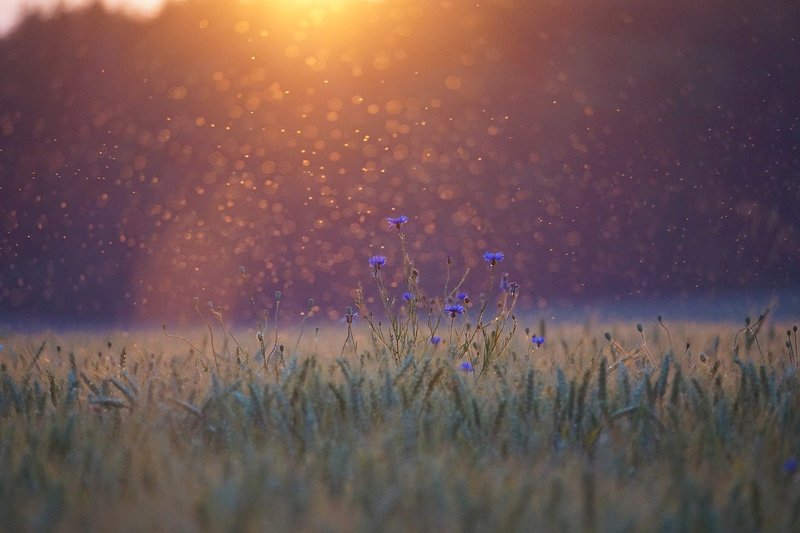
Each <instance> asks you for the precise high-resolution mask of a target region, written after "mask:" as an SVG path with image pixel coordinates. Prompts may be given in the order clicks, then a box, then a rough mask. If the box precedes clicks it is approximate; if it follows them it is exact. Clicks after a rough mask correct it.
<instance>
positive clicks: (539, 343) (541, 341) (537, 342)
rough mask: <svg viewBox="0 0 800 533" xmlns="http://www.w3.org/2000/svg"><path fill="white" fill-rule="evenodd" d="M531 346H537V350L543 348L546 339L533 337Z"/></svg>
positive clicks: (537, 336) (538, 336)
mask: <svg viewBox="0 0 800 533" xmlns="http://www.w3.org/2000/svg"><path fill="white" fill-rule="evenodd" d="M531 344H535V345H536V347H537V348H541V347H542V344H544V337H543V336H541V335H534V336H533V337H531Z"/></svg>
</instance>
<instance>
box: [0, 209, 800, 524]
mask: <svg viewBox="0 0 800 533" xmlns="http://www.w3.org/2000/svg"><path fill="white" fill-rule="evenodd" d="M405 220H406V219H405V217H398V218H392V219H389V222H390V224H391V225H392V226H394V227H396V229H397V230H398V235H399V243H400V252H401V253H400V254H399V257H400V264H399V265H396V266H395V267H394V268H395V269H397V271H398V272H399V273H400V274H401V276H400V279H401V280H403V283H402V284H400V285H398V284H397V283H395V282H393V281H390V280H392V279H396V276H395V277H394V278H392V277H390V273H391V269H392V268H393V267H392V265H391V264H390V262H389V261H388V260H387V258H386V257H385V256H377V255H376V256H372V257H370V258H369V259H368V260H367V261H365V268H368V271H367V272H368V273H369V275H370V278H371V279H370V282H369V284H368V286H367V287H364V286H359V287H358V289H357V291H356V293H355V294H356V297H355V301H354V302H353V303H354V305H353V306H349V307H347V308H346V310H345V312H344V314H343V316H342V319H341V321H334V322H318V321H316V319H315V317H314V316H313V313H312V314H309V315H306V318H304V319H303V320H300V321H296V322H294V323H292V322H289V323H286V324H285V327H282V326H281V324H283V323H284V322H285V321H283V322H282V321H281V319H280V315H279V304H280V302H281V299H282V295H281V294H280V293H276V294H275V295H274V302H273V303H274V305H273V309H272V313H266V312H265V313H264V314H263V320H262V321H259V322H258V324H256V325H254V326H253V327H251V328H249V329H248V328H238V329H237V328H232V327H231V326H230V325H229V322H228V321H227V320H226V319H225V318H224V317H223V314H222V310H221V309H220V308H219V307H216V306H215V305H214V304H213V303H211V302H208V304H207V305H205V306H204V305H201V303H200V302H199V301H198V300H195V302H194V305H195V310H196V312H197V316H198V324H199V328H198V329H191V330H188V331H173V329H172V328H171V327H170V326H168V325H166V324H165V325H164V326H163V328H162V330H161V331H155V332H154V331H144V330H142V331H129V332H112V331H99V332H98V331H94V332H80V331H62V332H52V331H51V332H38V333H21V332H14V331H13V330H8V331H5V332H0V343H1V344H2V347H1V348H0V350H2V351H0V364H1V365H2V366H1V367H0V461H1V463H0V464H2V468H0V524H2V528H3V529H4V530H7V531H119V530H125V531H410V530H413V531H437V532H438V531H550V530H552V531H656V530H658V531H734V530H735V531H789V530H792V529H793V528H794V527H795V525H796V524H797V521H798V519H800V475H799V474H798V473H797V469H798V467H797V457H798V454H800V399H798V391H799V390H800V378H799V377H798V374H797V366H798V365H797V363H798V361H797V353H798V346H797V326H794V325H792V324H788V323H781V322H778V321H776V320H774V319H773V318H772V316H771V314H770V310H769V309H767V310H766V311H765V312H764V313H763V314H762V315H761V316H759V317H757V318H754V319H750V318H747V319H744V320H743V321H742V323H741V324H735V323H713V322H707V323H703V322H688V323H680V322H675V323H669V321H667V320H664V319H662V317H660V316H659V317H657V318H654V319H649V320H646V321H645V322H644V323H639V324H630V323H627V322H620V321H617V322H611V323H604V322H603V321H602V317H600V318H599V319H596V320H587V321H586V322H584V323H574V324H560V325H559V324H550V323H548V322H547V321H546V320H542V319H541V318H537V317H534V316H531V315H528V316H524V317H523V316H522V315H520V316H518V314H517V311H516V310H515V305H516V302H517V298H518V296H519V291H520V287H519V285H517V284H516V283H514V282H513V281H511V280H509V279H508V278H507V277H506V276H505V275H504V274H502V271H501V270H500V264H501V262H502V261H503V259H504V256H503V254H502V253H501V252H486V253H485V254H484V257H483V259H484V260H485V264H484V274H485V277H486V282H485V285H484V287H485V291H484V292H483V293H481V294H480V295H478V296H477V297H475V298H474V299H473V298H471V297H470V296H469V295H468V294H467V293H466V292H464V290H463V288H464V286H465V280H466V279H467V277H468V274H469V271H468V270H467V269H465V271H464V273H463V274H459V275H455V274H454V272H455V269H454V268H453V267H452V265H451V262H450V261H449V260H448V261H447V266H446V269H447V272H446V275H445V279H446V282H445V286H444V289H443V290H442V291H441V292H439V293H438V294H437V295H436V296H429V295H426V293H425V292H424V291H423V290H422V289H421V287H420V284H419V279H420V278H419V272H418V271H417V270H416V268H415V266H414V262H413V260H412V258H411V256H410V254H409V253H408V250H407V248H406V243H405V235H404V233H403V231H402V224H403V223H405ZM451 270H452V272H451ZM241 275H242V277H243V279H244V280H245V282H247V277H248V274H247V271H246V270H245V269H242V270H241ZM244 285H245V286H246V285H247V283H245V284H244ZM399 290H404V292H403V293H402V294H401V295H400V294H397V295H395V293H396V292H398V291H399ZM309 309H313V302H309ZM309 318H310V319H311V320H309Z"/></svg>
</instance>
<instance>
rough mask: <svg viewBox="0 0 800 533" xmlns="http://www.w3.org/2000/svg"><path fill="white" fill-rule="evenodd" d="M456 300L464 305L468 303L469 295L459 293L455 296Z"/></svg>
mask: <svg viewBox="0 0 800 533" xmlns="http://www.w3.org/2000/svg"><path fill="white" fill-rule="evenodd" d="M456 298H458V299H459V300H461V301H462V302H464V303H465V304H468V303H469V294H467V293H466V292H459V293H458V295H457V296H456Z"/></svg>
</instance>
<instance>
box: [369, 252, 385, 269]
mask: <svg viewBox="0 0 800 533" xmlns="http://www.w3.org/2000/svg"><path fill="white" fill-rule="evenodd" d="M367 262H368V263H369V265H370V266H371V267H372V269H373V271H374V272H377V271H378V270H380V269H381V267H382V266H383V265H385V264H386V256H384V255H373V256H372V257H370V258H369V259H367Z"/></svg>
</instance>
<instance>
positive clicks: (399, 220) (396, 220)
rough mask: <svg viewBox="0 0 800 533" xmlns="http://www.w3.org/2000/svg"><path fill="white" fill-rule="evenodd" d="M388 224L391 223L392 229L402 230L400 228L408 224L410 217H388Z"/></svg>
mask: <svg viewBox="0 0 800 533" xmlns="http://www.w3.org/2000/svg"><path fill="white" fill-rule="evenodd" d="M386 222H388V223H389V227H390V228H391V227H392V226H394V227H395V228H397V229H400V227H401V226H402V225H403V224H405V223H406V222H408V217H407V216H405V215H400V216H399V217H388V218H387V219H386Z"/></svg>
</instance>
